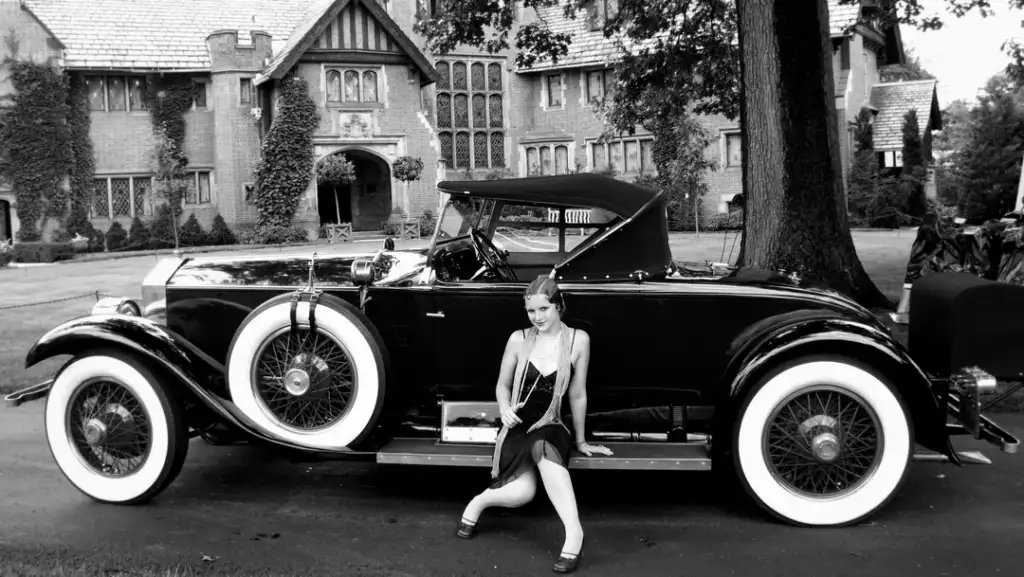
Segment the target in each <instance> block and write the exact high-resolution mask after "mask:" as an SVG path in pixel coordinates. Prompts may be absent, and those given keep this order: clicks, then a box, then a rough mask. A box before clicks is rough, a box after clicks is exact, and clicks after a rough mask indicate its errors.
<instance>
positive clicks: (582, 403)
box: [569, 329, 590, 445]
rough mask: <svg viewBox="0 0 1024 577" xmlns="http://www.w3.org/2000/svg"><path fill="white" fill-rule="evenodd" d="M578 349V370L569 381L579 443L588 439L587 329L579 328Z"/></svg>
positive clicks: (588, 338)
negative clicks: (586, 424)
mask: <svg viewBox="0 0 1024 577" xmlns="http://www.w3.org/2000/svg"><path fill="white" fill-rule="evenodd" d="M576 350H578V351H579V355H578V356H577V357H576V365H575V367H576V372H574V373H573V377H572V382H570V383H569V405H570V407H571V408H572V426H573V432H574V436H575V437H576V444H577V445H579V444H580V443H582V442H584V440H585V439H586V437H585V433H584V431H585V426H584V425H585V423H586V418H587V370H588V369H589V368H590V335H588V334H587V332H586V331H583V330H579V329H577V333H576Z"/></svg>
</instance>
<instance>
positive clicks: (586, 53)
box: [516, 0, 664, 73]
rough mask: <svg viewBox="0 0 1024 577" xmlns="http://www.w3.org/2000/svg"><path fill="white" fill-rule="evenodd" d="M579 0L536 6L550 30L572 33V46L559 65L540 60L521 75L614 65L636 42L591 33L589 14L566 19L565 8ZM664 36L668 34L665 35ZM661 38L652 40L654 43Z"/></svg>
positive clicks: (523, 70)
mask: <svg viewBox="0 0 1024 577" xmlns="http://www.w3.org/2000/svg"><path fill="white" fill-rule="evenodd" d="M574 1H575V0H559V2H558V3H557V4H555V5H553V6H535V7H534V10H536V12H537V16H538V18H539V19H540V20H541V21H542V22H545V23H547V26H548V29H550V30H551V31H552V32H554V33H556V34H559V33H564V34H569V35H570V36H571V37H572V42H571V43H570V44H569V46H568V54H566V55H565V56H564V57H562V58H559V59H558V64H553V63H552V62H551V61H550V60H549V59H543V60H541V59H538V60H537V62H535V63H534V64H533V65H532V66H530V67H529V68H522V67H521V68H517V69H516V70H517V72H523V73H526V72H531V71H535V70H536V71H540V70H558V69H564V68H578V67H583V66H611V65H612V64H614V63H615V61H616V60H617V59H618V57H619V55H620V54H621V52H620V51H619V50H620V48H619V45H620V43H621V42H629V43H632V42H633V41H632V40H630V39H629V38H626V37H625V35H622V37H621V38H615V37H612V38H605V36H604V30H603V29H601V28H598V29H597V30H591V29H590V26H589V25H588V24H587V12H586V11H585V10H577V11H576V17H575V18H566V17H565V5H566V3H567V2H574ZM662 36H664V34H663V35H662ZM656 39H657V37H655V38H652V39H651V40H650V42H652V43H653V42H654V41H655V40H656Z"/></svg>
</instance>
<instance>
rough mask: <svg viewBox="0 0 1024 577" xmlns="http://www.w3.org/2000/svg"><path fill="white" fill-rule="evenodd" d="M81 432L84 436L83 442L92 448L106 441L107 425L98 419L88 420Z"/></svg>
mask: <svg viewBox="0 0 1024 577" xmlns="http://www.w3.org/2000/svg"><path fill="white" fill-rule="evenodd" d="M82 432H83V433H84V434H85V442H87V443H89V444H90V445H91V446H93V447H95V446H96V445H101V444H103V443H105V442H106V441H107V425H106V424H104V423H103V421H101V420H99V419H95V418H93V419H89V420H88V422H86V423H85V427H83V431H82Z"/></svg>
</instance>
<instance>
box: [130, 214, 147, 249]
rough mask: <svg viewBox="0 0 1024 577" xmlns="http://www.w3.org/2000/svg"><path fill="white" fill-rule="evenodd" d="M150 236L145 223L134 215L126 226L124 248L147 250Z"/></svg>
mask: <svg viewBox="0 0 1024 577" xmlns="http://www.w3.org/2000/svg"><path fill="white" fill-rule="evenodd" d="M151 238H152V236H151V235H150V233H149V228H148V227H147V226H146V223H144V222H142V219H141V218H139V217H137V216H136V217H135V218H133V219H132V224H131V226H130V227H129V228H128V244H127V245H126V246H125V248H126V249H128V250H148V249H149V246H150V240H151Z"/></svg>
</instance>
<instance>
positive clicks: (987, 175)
mask: <svg viewBox="0 0 1024 577" xmlns="http://www.w3.org/2000/svg"><path fill="white" fill-rule="evenodd" d="M1022 96H1024V91H1022V90H1021V88H1020V87H1019V86H1017V85H1016V84H1015V83H1014V82H1011V81H1010V80H1009V79H1008V78H1006V77H1005V76H1002V75H1000V76H996V77H994V78H992V79H991V80H990V81H989V83H988V84H987V86H986V88H985V91H984V92H983V93H982V94H981V95H980V96H979V97H978V101H977V102H976V104H975V105H974V107H973V108H971V109H970V111H969V114H968V119H967V121H966V123H965V124H964V125H963V126H962V128H963V134H962V135H961V136H960V137H959V138H958V139H957V140H960V139H961V138H962V142H961V144H960V145H959V147H958V148H957V149H955V150H953V151H952V152H951V153H949V154H948V156H947V157H946V158H944V159H943V162H942V168H943V172H942V175H943V183H942V184H943V186H944V187H946V188H947V189H951V190H948V191H947V192H944V196H945V198H947V199H950V200H952V199H954V198H955V199H956V204H957V206H958V208H959V210H960V214H961V216H963V217H965V218H966V219H967V222H968V223H970V224H977V223H980V222H983V221H985V220H987V219H992V218H999V217H1000V216H1002V215H1003V214H1006V213H1007V212H1009V211H1010V210H1012V209H1013V208H1014V202H1015V200H1016V196H1017V185H1018V182H1019V179H1020V174H1021V172H1020V169H1021V157H1022V154H1024V104H1022V101H1024V98H1022Z"/></svg>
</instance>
